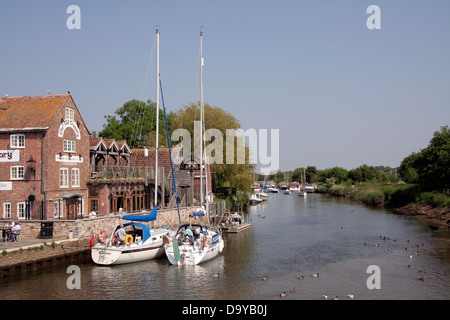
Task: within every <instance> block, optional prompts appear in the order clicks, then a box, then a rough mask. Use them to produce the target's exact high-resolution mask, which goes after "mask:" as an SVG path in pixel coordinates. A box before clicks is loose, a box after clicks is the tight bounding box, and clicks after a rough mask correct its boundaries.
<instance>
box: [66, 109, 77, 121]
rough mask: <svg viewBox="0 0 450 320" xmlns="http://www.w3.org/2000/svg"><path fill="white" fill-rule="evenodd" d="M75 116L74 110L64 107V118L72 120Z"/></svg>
mask: <svg viewBox="0 0 450 320" xmlns="http://www.w3.org/2000/svg"><path fill="white" fill-rule="evenodd" d="M74 119H75V116H74V111H73V109H72V108H69V107H66V116H65V119H64V120H66V121H67V120H70V121H74Z"/></svg>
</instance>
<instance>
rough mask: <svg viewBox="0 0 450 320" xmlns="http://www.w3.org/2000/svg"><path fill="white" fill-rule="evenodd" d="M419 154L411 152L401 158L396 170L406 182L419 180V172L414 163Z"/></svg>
mask: <svg viewBox="0 0 450 320" xmlns="http://www.w3.org/2000/svg"><path fill="white" fill-rule="evenodd" d="M418 156H419V154H418V153H415V152H413V153H412V154H410V155H409V156H407V157H406V158H405V159H403V161H402V163H401V164H400V168H399V170H398V172H399V175H400V177H401V178H402V179H403V181H405V182H406V183H417V182H418V181H419V174H418V173H417V170H416V168H415V163H416V161H417V159H418Z"/></svg>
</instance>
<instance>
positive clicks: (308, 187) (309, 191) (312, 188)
mask: <svg viewBox="0 0 450 320" xmlns="http://www.w3.org/2000/svg"><path fill="white" fill-rule="evenodd" d="M304 190H305V191H306V192H308V193H312V192H314V191H315V190H314V186H313V185H311V184H308V183H307V184H305V186H304Z"/></svg>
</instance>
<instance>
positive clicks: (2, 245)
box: [0, 237, 69, 252]
mask: <svg viewBox="0 0 450 320" xmlns="http://www.w3.org/2000/svg"><path fill="white" fill-rule="evenodd" d="M65 240H67V241H69V240H68V239H39V238H35V237H33V238H30V237H22V241H8V242H3V241H2V242H0V252H2V251H6V252H10V251H16V250H18V249H21V248H22V249H23V250H25V249H28V248H32V247H39V246H41V245H44V244H47V245H49V244H51V243H52V242H53V241H54V242H55V243H58V244H59V243H61V242H65Z"/></svg>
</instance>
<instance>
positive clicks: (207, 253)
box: [165, 240, 223, 266]
mask: <svg viewBox="0 0 450 320" xmlns="http://www.w3.org/2000/svg"><path fill="white" fill-rule="evenodd" d="M222 250H223V240H220V241H219V242H218V243H217V244H214V245H209V246H206V247H205V248H204V249H203V250H202V249H201V248H193V246H192V245H181V246H179V251H180V255H181V259H180V260H177V259H176V258H175V252H174V249H173V246H172V244H166V245H165V252H166V256H167V258H168V260H169V262H170V263H171V264H173V265H178V266H183V265H184V266H193V265H197V264H201V263H205V262H207V261H209V260H212V259H214V258H216V257H217V256H218V255H219V253H220V252H222Z"/></svg>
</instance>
